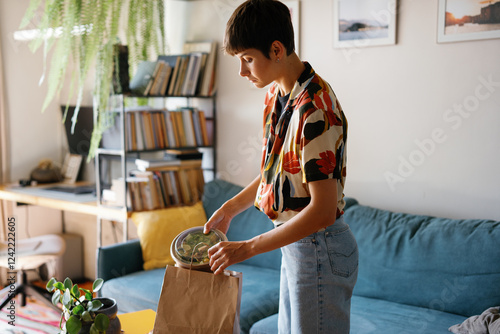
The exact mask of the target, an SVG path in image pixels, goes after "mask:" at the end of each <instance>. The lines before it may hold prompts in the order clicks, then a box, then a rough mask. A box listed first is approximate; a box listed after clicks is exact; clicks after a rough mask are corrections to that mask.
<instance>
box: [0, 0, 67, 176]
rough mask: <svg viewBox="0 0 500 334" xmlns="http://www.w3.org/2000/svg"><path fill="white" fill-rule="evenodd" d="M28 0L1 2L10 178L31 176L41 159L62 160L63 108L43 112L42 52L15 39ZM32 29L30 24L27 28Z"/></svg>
mask: <svg viewBox="0 0 500 334" xmlns="http://www.w3.org/2000/svg"><path fill="white" fill-rule="evenodd" d="M28 4H29V0H21V1H6V0H1V1H0V34H1V35H0V38H1V43H2V56H3V66H4V78H3V79H4V83H5V87H6V92H5V96H6V101H5V105H6V110H7V113H8V114H7V122H8V125H7V127H8V132H9V133H8V138H9V143H10V152H9V155H10V159H9V161H8V163H10V177H11V180H12V181H17V180H18V179H21V178H29V175H30V172H31V170H32V169H33V168H34V167H35V166H36V165H37V164H38V162H39V161H40V160H42V159H45V158H48V159H51V160H53V161H55V162H62V153H61V152H62V135H63V127H62V124H61V111H60V109H59V103H58V101H54V102H53V103H52V104H50V106H49V107H48V108H47V110H46V111H45V112H44V113H43V114H42V113H41V106H42V104H43V101H44V99H45V94H46V91H47V85H46V81H47V80H45V83H44V84H42V86H39V85H38V82H39V79H40V77H41V76H42V73H43V51H42V50H41V49H40V50H39V51H37V52H36V53H35V54H33V53H32V52H31V51H30V50H29V48H28V44H27V43H25V42H19V41H15V40H14V39H13V33H14V31H16V30H18V29H19V24H20V22H21V18H22V17H23V15H24V12H25V11H26V9H27V8H28ZM28 29H29V27H28Z"/></svg>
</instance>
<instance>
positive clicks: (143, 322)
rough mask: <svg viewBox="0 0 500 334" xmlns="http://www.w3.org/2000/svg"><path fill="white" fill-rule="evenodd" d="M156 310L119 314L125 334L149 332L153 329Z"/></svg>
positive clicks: (145, 333)
mask: <svg viewBox="0 0 500 334" xmlns="http://www.w3.org/2000/svg"><path fill="white" fill-rule="evenodd" d="M155 317H156V312H155V311H153V310H150V309H148V310H142V311H137V312H131V313H123V314H118V319H120V323H121V325H122V333H125V334H147V333H149V332H151V331H152V330H153V327H154V324H155Z"/></svg>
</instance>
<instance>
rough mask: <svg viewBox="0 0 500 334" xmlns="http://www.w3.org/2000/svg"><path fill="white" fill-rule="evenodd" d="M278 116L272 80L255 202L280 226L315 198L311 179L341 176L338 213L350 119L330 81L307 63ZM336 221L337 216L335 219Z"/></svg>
mask: <svg viewBox="0 0 500 334" xmlns="http://www.w3.org/2000/svg"><path fill="white" fill-rule="evenodd" d="M304 64H305V66H306V69H305V70H304V72H303V73H302V75H301V76H300V77H299V79H298V80H297V82H296V83H295V85H294V87H293V89H292V91H291V92H290V98H289V99H288V102H287V104H286V106H285V108H284V111H283V112H282V113H281V115H280V116H279V118H278V115H279V111H278V112H277V110H276V99H277V98H278V93H279V88H278V86H277V85H276V84H273V85H272V86H271V87H270V88H269V91H268V92H267V94H266V98H265V103H264V124H263V125H264V138H263V153H262V163H261V180H260V184H259V188H258V191H257V195H256V199H255V206H256V207H257V208H258V209H259V210H261V211H262V212H264V213H265V214H266V215H267V216H268V217H269V218H270V219H271V220H272V221H273V223H274V224H275V225H276V226H279V225H281V224H283V223H285V222H286V221H288V220H290V219H291V218H292V217H293V216H295V215H296V214H297V213H299V212H300V211H301V210H302V209H304V208H305V207H306V206H307V205H308V204H309V203H310V201H311V194H310V192H309V187H308V183H309V182H314V181H318V180H325V179H336V180H337V192H338V194H337V203H332V205H336V206H337V217H339V216H340V215H342V213H343V209H344V206H345V202H344V198H343V197H344V195H343V192H344V182H345V176H346V167H345V165H346V151H345V144H346V139H347V120H346V118H345V116H344V113H343V111H342V107H341V106H340V103H339V102H338V100H337V98H336V96H335V94H334V92H333V90H332V89H331V87H330V85H329V84H328V83H327V82H326V81H324V80H323V79H322V78H321V77H320V76H319V75H317V74H316V73H315V72H314V70H313V69H312V67H311V66H310V65H309V63H307V62H304ZM332 223H333V222H332Z"/></svg>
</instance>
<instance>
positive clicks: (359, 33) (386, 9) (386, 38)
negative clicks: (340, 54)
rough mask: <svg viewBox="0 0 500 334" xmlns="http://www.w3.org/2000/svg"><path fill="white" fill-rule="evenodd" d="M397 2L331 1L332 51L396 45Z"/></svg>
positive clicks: (392, 0) (382, 0) (365, 0)
mask: <svg viewBox="0 0 500 334" xmlns="http://www.w3.org/2000/svg"><path fill="white" fill-rule="evenodd" d="M396 11H397V0H333V46H334V47H335V48H349V47H365V46H375V45H393V44H396Z"/></svg>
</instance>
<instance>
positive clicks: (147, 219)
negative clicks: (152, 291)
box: [132, 202, 207, 270]
mask: <svg viewBox="0 0 500 334" xmlns="http://www.w3.org/2000/svg"><path fill="white" fill-rule="evenodd" d="M132 221H133V222H134V224H135V226H137V234H138V235H139V240H140V243H141V248H142V257H143V259H144V270H150V269H155V268H163V267H165V266H166V265H167V264H168V265H174V264H175V262H174V260H173V259H172V257H171V256H170V244H171V243H172V240H174V238H175V237H176V236H177V235H178V234H179V233H181V232H182V231H184V230H186V229H188V228H191V227H195V226H203V224H205V223H206V221H207V217H206V214H205V210H203V204H202V202H198V203H196V204H195V205H193V206H182V207H175V208H169V209H162V210H154V211H144V212H134V213H132Z"/></svg>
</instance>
